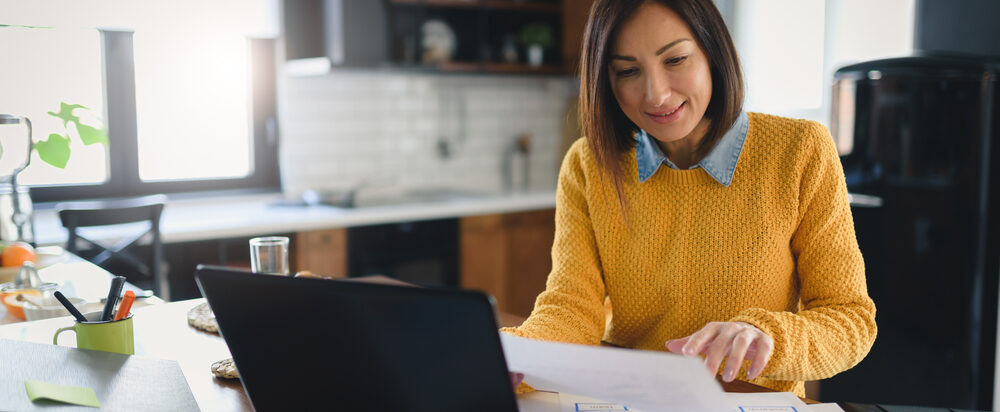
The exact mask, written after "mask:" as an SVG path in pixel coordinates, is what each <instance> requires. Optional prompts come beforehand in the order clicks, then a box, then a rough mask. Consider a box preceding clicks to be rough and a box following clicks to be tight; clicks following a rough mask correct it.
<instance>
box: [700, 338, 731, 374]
mask: <svg viewBox="0 0 1000 412" xmlns="http://www.w3.org/2000/svg"><path fill="white" fill-rule="evenodd" d="M734 329H735V328H732V327H726V328H722V329H721V330H720V331H719V333H718V334H717V335H716V336H715V339H713V340H712V343H711V344H710V345H708V353H706V354H705V366H706V367H708V371H709V372H711V373H712V375H715V374H717V373H719V365H721V364H722V359H723V358H725V357H726V354H727V353H729V348H730V347H731V346H732V343H733V336H734V335H735V334H736V333H737V332H738V331H737V330H734Z"/></svg>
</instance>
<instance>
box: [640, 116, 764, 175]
mask: <svg viewBox="0 0 1000 412" xmlns="http://www.w3.org/2000/svg"><path fill="white" fill-rule="evenodd" d="M749 127H750V118H749V116H747V112H745V111H742V112H740V115H739V117H737V118H736V122H734V123H733V125H732V126H730V127H729V130H728V131H726V134H724V135H722V138H721V139H719V142H718V143H716V144H715V147H713V148H712V151H710V152H708V155H707V156H705V158H704V159H701V161H700V162H698V164H696V165H694V166H691V167H690V168H689V169H694V168H697V167H701V168H702V169H705V172H706V173H708V175H709V176H712V178H713V179H715V181H716V182H719V184H721V185H723V186H726V187H729V184H730V183H732V182H733V174H734V173H735V172H736V162H737V161H739V160H740V153H741V152H742V151H743V142H745V141H746V138H747V130H748V129H749ZM635 137H636V141H637V142H636V143H637V144H636V146H635V160H636V165H637V167H638V171H639V182H640V183H641V182H645V181H646V180H647V179H649V178H650V177H652V176H653V174H654V173H656V171H657V170H658V169H659V168H660V165H661V164H666V165H667V166H668V167H670V168H671V169H679V168H678V167H677V166H676V165H674V163H673V162H671V161H670V159H668V158H667V156H666V155H664V154H663V151H661V150H660V146H658V145H657V144H656V142H655V139H653V137H651V136H650V135H649V134H648V133H646V131H645V130H642V129H640V130H639V132H638V133H636V136H635Z"/></svg>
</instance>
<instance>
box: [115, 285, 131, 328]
mask: <svg viewBox="0 0 1000 412" xmlns="http://www.w3.org/2000/svg"><path fill="white" fill-rule="evenodd" d="M132 302H135V292H133V291H131V290H126V291H125V297H123V298H122V303H120V304H118V314H117V315H115V321H119V320H122V319H125V317H126V316H128V311H129V310H130V309H132Z"/></svg>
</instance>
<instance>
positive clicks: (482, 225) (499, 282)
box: [292, 209, 555, 316]
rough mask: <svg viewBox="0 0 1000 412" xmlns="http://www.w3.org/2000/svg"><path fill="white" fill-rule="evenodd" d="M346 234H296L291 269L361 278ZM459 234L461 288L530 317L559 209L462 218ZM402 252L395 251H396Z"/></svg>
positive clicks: (545, 274)
mask: <svg viewBox="0 0 1000 412" xmlns="http://www.w3.org/2000/svg"><path fill="white" fill-rule="evenodd" d="M347 231H348V229H345V228H339V229H327V230H317V231H311V232H299V233H297V234H296V235H295V238H294V240H293V242H292V245H293V255H294V263H293V269H294V270H296V271H298V270H309V271H312V272H313V273H317V274H322V275H328V276H335V277H346V276H348V275H355V276H356V275H358V273H350V274H349V273H348V267H349V265H348V234H347ZM458 232H459V252H458V271H459V281H458V286H460V287H462V288H465V289H476V290H481V291H483V292H486V293H488V294H490V295H493V296H494V297H495V298H496V301H497V307H498V309H500V310H501V311H504V312H507V313H511V314H514V315H518V316H528V315H529V314H530V313H531V309H532V308H533V307H534V305H535V298H536V297H537V296H538V294H539V293H541V292H542V291H543V290H544V289H545V280H546V279H547V278H548V275H549V271H551V270H552V256H551V250H552V240H553V238H554V236H555V210H553V209H547V210H538V211H529V212H517V213H504V214H494V215H483V216H469V217H463V218H460V219H459V229H458ZM352 242H353V241H352ZM386 252H387V253H390V252H393V251H392V250H387V251H386ZM403 252H404V251H403V250H400V249H399V248H395V253H403ZM452 259H454V257H453V258H452ZM390 272H391V271H390ZM383 274H384V275H387V276H391V277H399V276H400V275H401V274H400V273H389V272H386V273H383ZM404 280H405V279H404Z"/></svg>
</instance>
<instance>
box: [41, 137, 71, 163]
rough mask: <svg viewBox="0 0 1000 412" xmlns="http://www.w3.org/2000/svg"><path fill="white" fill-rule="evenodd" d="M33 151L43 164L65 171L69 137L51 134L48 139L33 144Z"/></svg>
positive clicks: (67, 159)
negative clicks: (36, 152)
mask: <svg viewBox="0 0 1000 412" xmlns="http://www.w3.org/2000/svg"><path fill="white" fill-rule="evenodd" d="M35 150H38V157H39V158H41V159H42V161H44V162H45V163H48V164H50V165H52V166H55V167H58V168H60V169H65V168H66V163H68V162H69V137H66V136H63V135H61V134H58V133H52V134H50V135H49V138H48V139H46V140H43V141H40V142H38V143H35Z"/></svg>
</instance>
